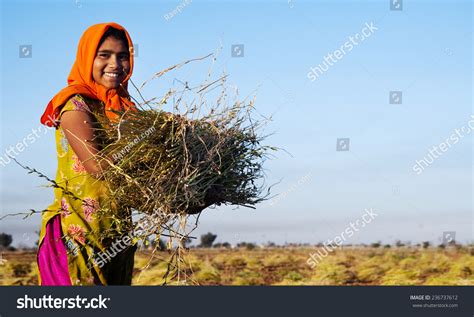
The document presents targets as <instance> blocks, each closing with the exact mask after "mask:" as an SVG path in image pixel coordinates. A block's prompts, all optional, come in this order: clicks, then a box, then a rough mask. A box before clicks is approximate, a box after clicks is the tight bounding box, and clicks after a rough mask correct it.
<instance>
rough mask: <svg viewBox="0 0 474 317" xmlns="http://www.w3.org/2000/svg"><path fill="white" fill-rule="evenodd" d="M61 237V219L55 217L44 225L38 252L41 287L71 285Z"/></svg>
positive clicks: (65, 252)
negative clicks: (44, 231)
mask: <svg viewBox="0 0 474 317" xmlns="http://www.w3.org/2000/svg"><path fill="white" fill-rule="evenodd" d="M62 235H63V234H62V231H61V217H60V216H59V215H57V216H54V217H53V218H51V220H49V221H48V223H47V224H46V233H45V236H44V238H43V242H42V243H41V246H40V249H39V250H38V269H39V272H40V276H41V285H43V286H66V285H71V279H70V277H69V269H68V262H67V251H66V247H65V246H64V243H63V240H62V239H61V236H62Z"/></svg>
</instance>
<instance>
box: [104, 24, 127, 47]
mask: <svg viewBox="0 0 474 317" xmlns="http://www.w3.org/2000/svg"><path fill="white" fill-rule="evenodd" d="M108 37H113V38H114V39H117V40H120V41H122V42H123V44H124V45H125V47H126V48H127V50H128V49H129V47H128V40H127V36H126V35H125V32H124V31H121V30H117V29H114V28H109V29H108V30H107V31H105V33H104V35H102V38H101V39H100V42H99V45H98V46H97V49H98V48H99V47H100V46H101V45H102V43H104V41H105V39H106V38H108Z"/></svg>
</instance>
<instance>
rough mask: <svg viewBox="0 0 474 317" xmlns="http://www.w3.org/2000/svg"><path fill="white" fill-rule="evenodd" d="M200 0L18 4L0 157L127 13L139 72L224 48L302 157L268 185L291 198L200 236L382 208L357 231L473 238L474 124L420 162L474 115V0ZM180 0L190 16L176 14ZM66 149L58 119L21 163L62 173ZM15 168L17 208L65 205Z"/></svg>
mask: <svg viewBox="0 0 474 317" xmlns="http://www.w3.org/2000/svg"><path fill="white" fill-rule="evenodd" d="M185 3H186V2H185V1H158V2H155V1H92V0H84V1H83V0H80V1H79V0H77V1H2V2H1V15H2V16H1V36H2V37H1V39H2V45H1V46H2V50H1V54H2V55H1V56H0V59H1V116H0V120H1V147H0V149H1V152H0V155H2V156H4V153H5V150H6V149H7V148H8V147H9V146H15V145H16V144H17V143H18V142H21V141H22V140H23V138H24V137H26V136H27V135H28V134H29V133H30V132H31V129H32V128H38V127H39V126H40V124H39V117H40V115H41V114H42V112H43V110H44V107H45V105H46V104H47V102H48V101H49V100H50V98H51V97H52V96H53V95H54V94H55V93H56V92H57V91H58V90H59V89H61V88H62V87H63V86H64V85H65V83H66V78H67V75H68V74H69V71H70V68H71V66H72V63H73V61H74V58H75V54H76V48H77V43H78V41H79V38H80V36H81V34H82V33H83V31H84V30H85V29H86V28H87V27H89V26H90V25H92V24H95V23H101V22H108V21H114V22H117V23H119V24H122V25H123V26H125V27H126V28H127V29H128V31H129V32H130V34H131V37H132V39H133V41H134V42H135V43H137V44H138V47H139V52H138V58H137V59H136V64H135V70H134V75H133V77H132V79H133V80H134V82H136V83H142V82H143V81H144V80H145V79H147V78H149V77H150V76H151V75H152V74H153V73H154V72H156V71H159V70H161V69H164V68H166V67H168V66H171V65H173V64H176V63H179V62H181V61H184V60H187V59H191V58H196V57H201V56H203V55H206V54H208V53H211V52H214V51H215V50H216V49H217V48H218V47H219V46H220V45H222V47H223V49H222V52H221V54H220V56H219V59H218V61H217V63H216V65H215V68H214V69H215V73H214V74H215V75H216V76H217V75H218V74H220V73H221V72H222V71H224V70H225V71H226V72H227V73H228V74H229V76H230V77H229V83H230V84H233V85H237V86H238V87H239V93H240V95H241V96H246V95H248V94H250V93H252V92H253V91H254V90H255V89H257V88H258V92H257V103H256V106H257V108H258V110H259V112H261V113H263V114H265V115H273V121H272V122H271V123H270V124H269V125H268V126H267V130H266V132H269V133H273V134H272V136H271V137H270V138H269V139H268V140H267V142H268V143H270V144H272V145H276V146H279V147H282V148H284V149H285V150H287V151H288V152H290V153H291V156H290V155H288V154H286V153H285V152H281V153H279V154H278V155H277V158H276V159H275V160H272V161H268V162H267V165H266V168H267V174H268V180H267V182H268V183H269V184H272V183H275V182H277V181H280V180H281V182H280V183H279V184H278V185H277V186H275V187H274V193H275V194H278V193H279V194H280V196H279V197H278V198H275V200H273V201H270V202H266V203H262V204H261V205H259V206H257V209H256V210H248V209H245V208H240V209H238V210H233V208H232V207H225V208H218V209H215V210H208V211H207V212H205V213H204V214H203V215H202V217H201V224H200V227H199V230H198V231H197V234H198V235H199V234H200V233H203V232H207V231H211V232H213V233H216V234H217V235H218V239H217V240H218V241H229V242H237V241H254V242H264V241H275V242H277V243H284V242H285V241H286V242H310V243H315V242H319V241H326V240H327V239H332V238H333V237H334V236H336V235H338V234H339V233H340V232H342V231H344V229H345V228H347V227H348V225H349V223H350V222H351V221H353V220H354V219H357V218H359V217H360V216H361V215H362V214H363V211H364V210H365V209H366V208H373V209H374V210H376V211H377V212H378V217H377V218H376V219H374V221H373V222H371V223H370V224H369V225H367V226H366V227H364V228H363V230H360V231H359V232H357V234H355V235H354V236H353V237H352V238H351V239H350V240H348V241H346V243H370V242H373V241H377V240H381V241H383V242H386V243H391V242H393V241H395V240H397V239H400V240H403V241H407V240H411V241H413V242H419V241H425V240H429V241H432V242H434V243H440V242H441V240H440V239H441V236H442V235H443V232H444V231H455V232H456V239H457V240H459V241H462V242H468V241H472V240H473V231H472V229H473V227H472V226H473V199H472V196H473V187H472V179H473V169H472V165H473V164H472V157H473V136H472V135H473V133H468V134H466V135H464V136H463V137H462V138H461V139H460V141H459V142H458V143H457V144H455V145H453V146H452V147H450V148H449V150H448V151H446V152H445V153H443V155H442V156H440V157H438V158H437V159H435V160H434V162H433V163H432V164H431V165H430V166H429V167H427V168H426V169H425V170H424V171H423V172H422V173H421V174H420V175H418V174H417V173H415V172H414V171H413V169H412V168H413V165H414V164H415V161H416V160H421V159H423V158H424V157H425V156H426V155H427V153H428V151H429V149H430V148H431V147H432V146H434V145H438V144H440V143H441V142H443V141H445V140H446V139H447V138H449V137H450V136H451V135H452V134H453V131H454V130H455V129H456V128H458V129H459V128H461V127H462V126H467V124H468V121H469V120H470V119H471V115H472V114H474V111H473V109H472V43H473V41H472V3H471V2H470V1H435V2H431V1H430V2H428V1H404V2H403V10H402V11H391V10H390V5H389V1H388V0H387V1H385V0H384V1H367V2H361V1H300V0H295V1H288V0H284V1H259V2H254V1H213V2H212V1H198V0H194V1H192V2H189V1H188V2H187V4H185ZM180 4H181V8H182V9H181V12H178V13H177V14H176V15H174V16H173V17H172V18H170V19H168V20H166V19H165V18H164V15H165V14H168V15H170V12H172V11H173V10H175V9H176V8H177V7H178V6H179V5H180ZM184 4H185V5H184ZM366 23H373V25H374V26H375V27H376V28H377V30H376V31H374V33H373V34H371V35H370V37H368V38H366V39H365V40H364V41H363V42H361V43H360V44H359V45H357V46H354V48H353V49H352V50H351V51H350V52H347V54H345V55H344V56H343V57H342V58H341V59H340V60H338V61H337V63H334V64H333V66H331V67H329V69H328V70H327V71H326V72H324V73H323V74H321V75H320V77H319V78H318V79H317V80H315V81H313V82H312V81H310V80H309V79H308V77H307V73H308V72H309V70H310V67H314V66H317V65H319V64H321V63H322V62H323V61H324V57H325V56H326V55H327V54H328V53H333V52H334V51H335V50H336V49H338V48H339V47H341V46H342V45H343V44H344V43H345V42H346V41H348V39H349V36H354V35H355V34H356V33H360V32H361V30H362V29H363V28H364V26H365V25H366ZM234 44H243V45H244V56H243V57H231V46H232V45H234ZM20 45H32V55H31V56H32V57H31V58H19V47H20ZM208 66H209V65H208V64H203V63H201V64H190V65H188V66H186V67H185V68H183V69H182V70H180V71H179V72H177V73H174V74H173V76H167V77H165V78H163V79H162V80H160V81H155V82H153V83H151V84H150V85H148V86H147V88H146V89H145V90H144V94H145V96H147V97H153V96H156V95H160V94H161V93H162V92H163V91H165V90H167V89H168V88H169V87H170V86H171V85H173V79H174V78H178V79H180V80H188V81H190V82H191V83H199V82H201V81H202V79H204V78H205V76H206V73H207V68H208ZM390 91H401V92H402V103H401V104H390V103H389V93H390ZM338 138H350V147H349V151H336V141H337V139H338ZM54 146H55V145H54V135H53V133H52V131H49V132H48V133H47V134H44V135H43V134H42V135H41V137H39V138H37V139H36V141H35V142H34V143H32V144H30V145H29V146H28V147H27V148H26V149H25V150H24V151H23V152H21V153H20V154H19V155H18V156H17V159H18V160H19V161H21V162H22V163H24V164H26V165H29V166H32V167H35V168H37V169H38V170H41V171H43V172H44V173H46V174H47V175H49V176H51V177H54V175H55V170H56V153H55V148H54ZM307 175H310V176H309V177H306V178H305V176H307ZM0 176H1V189H0V194H1V212H2V213H3V214H5V213H9V212H21V211H26V210H28V209H30V208H34V209H42V208H46V207H47V206H48V205H49V204H50V203H51V202H52V199H53V193H52V190H51V189H48V188H44V187H41V186H42V185H45V183H44V182H43V181H42V180H40V179H38V178H37V177H35V176H32V175H27V174H26V173H25V171H24V170H22V169H21V168H19V167H18V166H17V165H15V164H8V165H7V166H6V167H2V166H0ZM39 225H40V219H39V217H32V218H31V219H29V220H27V221H25V220H22V219H21V218H14V219H11V218H10V219H7V220H4V221H2V222H0V231H4V232H8V233H12V234H14V238H15V241H16V243H17V244H18V243H24V244H29V243H30V242H31V241H32V240H33V239H34V233H33V232H34V230H39Z"/></svg>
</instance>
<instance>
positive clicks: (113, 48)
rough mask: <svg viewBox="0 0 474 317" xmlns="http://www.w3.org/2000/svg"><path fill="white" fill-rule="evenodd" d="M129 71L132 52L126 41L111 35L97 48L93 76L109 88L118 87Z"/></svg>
mask: <svg viewBox="0 0 474 317" xmlns="http://www.w3.org/2000/svg"><path fill="white" fill-rule="evenodd" d="M129 71H130V53H129V52H128V50H127V47H126V46H125V43H123V41H122V40H118V39H116V38H114V37H111V36H109V37H108V38H106V39H105V40H104V42H103V43H102V45H100V47H99V49H98V50H97V54H96V56H95V59H94V66H93V68H92V78H93V79H94V81H95V82H96V83H98V84H100V85H102V86H104V87H106V88H108V89H110V88H118V87H119V86H120V84H121V83H122V81H123V80H124V79H125V77H127V74H128V72H129Z"/></svg>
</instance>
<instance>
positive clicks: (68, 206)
mask: <svg viewBox="0 0 474 317" xmlns="http://www.w3.org/2000/svg"><path fill="white" fill-rule="evenodd" d="M131 52H132V54H131ZM132 70H133V44H132V41H131V39H130V36H129V34H128V32H127V31H126V30H125V29H124V28H123V27H122V26H120V25H118V24H116V23H102V24H97V25H93V26H91V27H90V28H88V29H87V30H86V31H85V32H84V34H83V36H82V38H81V40H80V42H79V47H78V51H77V56H76V61H75V63H74V65H73V67H72V70H71V73H70V74H69V77H68V86H67V87H66V88H64V89H63V90H61V91H60V92H59V93H58V94H57V95H56V96H54V98H53V99H52V100H51V101H50V102H49V104H48V106H47V108H46V110H45V112H44V114H43V116H42V117H41V122H42V123H43V124H45V125H48V126H54V127H55V128H56V132H55V133H56V148H57V157H58V170H57V174H56V183H57V185H58V186H57V187H55V189H54V195H55V200H54V203H53V204H52V205H50V206H49V207H48V208H47V209H46V210H45V211H44V212H43V216H42V225H41V231H40V239H39V248H38V254H37V262H38V273H39V274H38V277H39V284H40V285H130V284H131V279H132V271H133V258H134V253H135V250H136V245H133V246H130V244H129V245H126V246H123V245H122V244H117V241H119V240H120V239H121V238H123V237H124V236H127V237H128V235H127V234H126V231H124V230H123V228H129V225H130V223H131V219H130V218H131V215H130V211H129V210H117V208H113V207H114V206H113V205H112V204H111V203H110V202H109V201H108V200H107V198H108V189H107V186H106V183H105V182H104V181H103V180H101V175H102V172H103V171H104V170H105V169H106V168H107V165H108V163H107V160H98V158H97V155H96V154H97V153H98V151H100V142H98V136H97V135H95V133H94V131H97V125H98V123H97V120H96V119H95V114H98V113H102V114H103V113H104V112H105V114H106V116H107V118H109V119H110V120H116V119H117V115H116V113H114V112H113V111H114V110H118V111H125V110H136V108H135V106H134V104H133V103H132V102H131V101H130V98H129V94H128V92H127V82H128V80H129V79H130V77H131V75H132ZM117 245H120V246H121V247H122V248H117ZM112 246H113V247H112ZM112 249H113V251H112ZM105 254H107V256H104V255H105ZM98 255H100V261H98V260H97V259H98ZM98 262H100V265H98Z"/></svg>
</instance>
